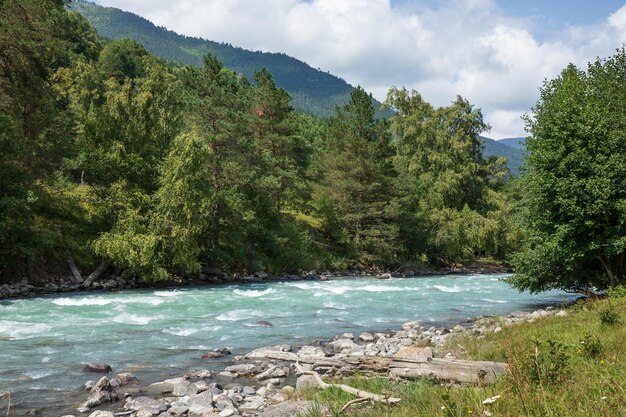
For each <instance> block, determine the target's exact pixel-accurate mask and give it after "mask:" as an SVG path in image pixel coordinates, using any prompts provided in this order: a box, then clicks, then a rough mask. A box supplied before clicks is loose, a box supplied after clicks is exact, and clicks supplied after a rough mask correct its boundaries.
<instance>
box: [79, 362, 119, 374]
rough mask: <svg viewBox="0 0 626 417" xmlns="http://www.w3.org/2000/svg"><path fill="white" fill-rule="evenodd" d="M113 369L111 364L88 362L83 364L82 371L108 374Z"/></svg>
mask: <svg viewBox="0 0 626 417" xmlns="http://www.w3.org/2000/svg"><path fill="white" fill-rule="evenodd" d="M112 370H113V369H111V365H107V364H106V363H88V364H85V367H84V368H83V372H92V373H96V374H108V373H109V372H111V371H112Z"/></svg>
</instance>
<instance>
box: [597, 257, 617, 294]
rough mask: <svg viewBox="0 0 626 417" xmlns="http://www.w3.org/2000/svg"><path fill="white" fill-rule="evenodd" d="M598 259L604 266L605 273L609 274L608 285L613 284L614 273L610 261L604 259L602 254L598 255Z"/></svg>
mask: <svg viewBox="0 0 626 417" xmlns="http://www.w3.org/2000/svg"><path fill="white" fill-rule="evenodd" d="M598 259H599V260H600V263H601V264H602V266H603V267H604V270H605V271H606V274H607V275H608V276H609V287H614V286H615V273H614V272H613V268H611V264H610V261H609V260H608V259H606V258H605V257H604V256H603V255H598Z"/></svg>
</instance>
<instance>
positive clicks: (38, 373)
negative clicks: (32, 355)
mask: <svg viewBox="0 0 626 417" xmlns="http://www.w3.org/2000/svg"><path fill="white" fill-rule="evenodd" d="M54 374H55V372H54V371H53V370H51V369H37V370H33V371H28V372H25V373H24V375H26V376H27V377H28V378H30V379H41V378H45V377H47V376H51V375H54Z"/></svg>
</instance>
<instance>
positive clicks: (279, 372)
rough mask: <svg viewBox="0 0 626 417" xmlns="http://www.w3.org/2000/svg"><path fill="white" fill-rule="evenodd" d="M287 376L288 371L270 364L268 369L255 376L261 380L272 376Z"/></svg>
mask: <svg viewBox="0 0 626 417" xmlns="http://www.w3.org/2000/svg"><path fill="white" fill-rule="evenodd" d="M286 376H287V372H285V370H284V369H282V368H279V367H278V366H270V367H269V368H268V369H267V370H266V371H264V372H261V373H260V374H258V375H257V376H256V377H255V378H256V379H258V380H259V381H263V380H264V379H270V378H284V377H286Z"/></svg>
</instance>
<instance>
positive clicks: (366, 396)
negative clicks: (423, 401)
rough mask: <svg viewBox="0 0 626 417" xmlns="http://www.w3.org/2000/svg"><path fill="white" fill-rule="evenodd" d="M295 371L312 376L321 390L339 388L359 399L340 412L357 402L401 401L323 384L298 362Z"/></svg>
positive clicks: (315, 375) (314, 374)
mask: <svg viewBox="0 0 626 417" xmlns="http://www.w3.org/2000/svg"><path fill="white" fill-rule="evenodd" d="M296 369H297V370H298V372H300V373H301V374H304V375H313V378H315V382H316V383H317V385H318V387H320V388H321V389H327V388H339V389H340V390H342V391H343V392H347V393H348V394H350V395H354V396H355V397H358V398H359V400H353V401H350V402H348V403H347V404H346V405H345V406H344V407H343V408H342V411H344V410H345V409H347V408H348V407H349V406H350V405H352V404H355V403H357V402H361V401H374V402H378V403H383V404H388V405H392V404H397V403H399V402H400V401H402V400H401V399H400V398H396V397H385V396H384V395H380V394H374V393H371V392H368V391H363V390H360V389H356V388H353V387H351V386H349V385H344V384H328V383H326V382H324V380H323V379H322V377H321V376H320V374H318V373H317V372H315V371H307V370H305V369H303V368H302V366H300V363H299V362H296Z"/></svg>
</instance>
